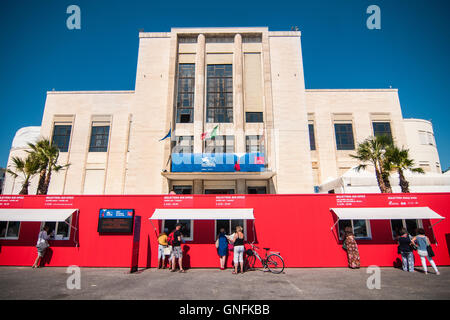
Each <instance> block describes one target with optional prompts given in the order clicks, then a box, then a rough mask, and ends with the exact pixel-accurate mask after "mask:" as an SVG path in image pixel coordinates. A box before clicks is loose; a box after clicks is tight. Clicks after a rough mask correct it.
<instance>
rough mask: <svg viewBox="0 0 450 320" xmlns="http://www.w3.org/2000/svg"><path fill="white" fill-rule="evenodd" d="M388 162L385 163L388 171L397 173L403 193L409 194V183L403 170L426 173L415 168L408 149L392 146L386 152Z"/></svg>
mask: <svg viewBox="0 0 450 320" xmlns="http://www.w3.org/2000/svg"><path fill="white" fill-rule="evenodd" d="M386 158H387V160H388V161H387V162H386V163H385V170H386V171H397V173H398V177H399V185H400V188H401V189H402V192H403V193H409V182H408V181H407V180H406V178H405V175H404V174H403V170H410V171H412V172H417V173H425V172H424V171H423V169H422V168H414V160H412V159H410V158H409V150H408V149H403V148H402V149H399V148H398V147H396V146H394V145H392V146H390V147H389V148H387V150H386Z"/></svg>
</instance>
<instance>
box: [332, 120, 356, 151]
mask: <svg viewBox="0 0 450 320" xmlns="http://www.w3.org/2000/svg"><path fill="white" fill-rule="evenodd" d="M334 132H335V134H336V148H337V150H354V149H355V142H354V140H353V126H352V124H351V123H335V124H334Z"/></svg>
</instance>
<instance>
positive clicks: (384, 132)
mask: <svg viewBox="0 0 450 320" xmlns="http://www.w3.org/2000/svg"><path fill="white" fill-rule="evenodd" d="M372 127H373V135H374V136H375V137H378V136H388V137H389V138H390V139H391V140H392V132H391V124H390V122H372Z"/></svg>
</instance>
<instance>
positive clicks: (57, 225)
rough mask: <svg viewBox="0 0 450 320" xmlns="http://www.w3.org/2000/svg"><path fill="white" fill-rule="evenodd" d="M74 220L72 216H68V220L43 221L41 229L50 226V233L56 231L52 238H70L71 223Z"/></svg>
mask: <svg viewBox="0 0 450 320" xmlns="http://www.w3.org/2000/svg"><path fill="white" fill-rule="evenodd" d="M71 221H72V216H70V217H69V218H67V220H66V222H49V221H47V222H42V224H41V229H43V228H44V226H48V227H49V233H51V232H52V231H54V232H55V233H54V235H53V237H52V238H50V239H51V240H68V239H69V238H70V226H69V225H70V224H71Z"/></svg>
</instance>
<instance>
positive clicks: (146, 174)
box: [4, 27, 439, 194]
mask: <svg viewBox="0 0 450 320" xmlns="http://www.w3.org/2000/svg"><path fill="white" fill-rule="evenodd" d="M419 123H420V125H422V122H421V120H417V121H415V122H414V121H410V120H405V119H403V116H402V110H401V106H400V101H399V97H398V92H397V90H396V89H305V81H304V74H303V60H302V51H301V34H300V32H299V31H284V32H279V31H269V30H268V28H265V27H262V28H173V29H171V31H170V32H161V33H155V32H140V33H139V53H138V63H137V72H136V82H135V89H134V90H132V91H76V92H61V91H50V92H47V99H46V104H45V110H44V114H43V119H42V123H41V129H40V135H41V136H43V137H49V138H51V139H52V140H53V141H55V142H56V143H57V144H58V145H59V146H60V149H61V154H60V163H61V164H66V163H70V167H69V168H68V169H67V170H64V171H62V172H60V173H58V174H54V175H53V177H52V181H51V184H50V188H49V193H50V194H161V193H163V194H164V193H168V192H169V191H170V190H175V191H176V192H177V193H196V194H201V193H238V194H247V193H280V194H289V193H312V192H314V187H315V186H318V185H320V184H321V183H323V182H324V181H326V180H329V179H332V178H335V177H338V176H339V175H341V174H342V173H343V172H345V171H347V170H348V169H349V168H351V167H353V166H355V165H356V161H355V160H354V159H352V158H351V157H349V154H350V153H352V152H354V149H355V147H356V144H357V143H358V142H360V141H362V140H364V139H365V138H367V137H368V136H371V135H374V134H376V133H381V132H384V133H389V134H391V135H392V137H393V138H394V140H395V141H396V143H397V144H398V145H400V146H402V145H403V146H407V147H411V148H412V149H413V151H412V152H413V153H412V154H413V155H414V157H417V158H416V161H417V163H425V162H426V161H428V162H429V163H430V168H431V167H433V170H435V168H436V165H437V164H438V163H439V157H438V153H437V149H436V148H434V149H432V150H426V151H421V150H420V147H421V146H420V144H417V142H416V141H414V140H412V138H411V137H409V135H410V133H409V132H410V131H411V130H415V129H414V128H415V126H416V125H419ZM424 125H425V126H427V128H428V129H427V130H428V131H430V130H431V132H432V129H430V128H431V123H425V124H424ZM425 131H426V130H425ZM168 132H170V133H171V136H170V139H165V140H162V141H161V139H162V138H163V137H164V136H165V135H166V134H167V133H168ZM418 139H419V138H418ZM180 154H182V155H183V156H184V157H185V158H184V159H188V162H189V161H192V160H193V161H194V162H195V161H196V160H195V159H199V158H200V159H201V160H200V161H202V163H200V164H199V163H196V164H197V165H196V166H195V165H193V164H192V165H190V164H191V163H189V164H188V165H183V166H177V164H175V163H174V161H175V159H179V155H180ZM220 154H228V155H229V154H232V155H233V157H232V159H233V160H232V163H231V164H227V165H228V166H223V167H222V166H216V167H214V168H212V167H211V165H210V164H211V160H213V161H216V162H217V161H218V160H220V159H225V158H226V159H228V158H227V156H225V157H224V158H221V157H219V156H218V155H220ZM12 155H14V150H12V151H11V156H12ZM196 155H199V157H197V156H196ZM245 159H246V160H247V161H248V163H249V165H248V166H247V167H245V166H242V163H239V161H245ZM219 162H220V161H219ZM205 163H208V166H206V167H205V166H204V164H205ZM217 163H218V162H217ZM215 164H216V163H214V165H215ZM239 164H241V166H240V167H241V168H246V169H242V170H241V169H239ZM236 165H238V167H237V166H236ZM221 168H222V169H221ZM223 168H225V169H223ZM230 168H231V169H230ZM233 168H234V169H233ZM12 180H13V179H12V178H11V177H9V178H7V181H6V185H5V191H4V193H17V192H18V189H19V187H18V186H17V183H16V184H14V181H12Z"/></svg>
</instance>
